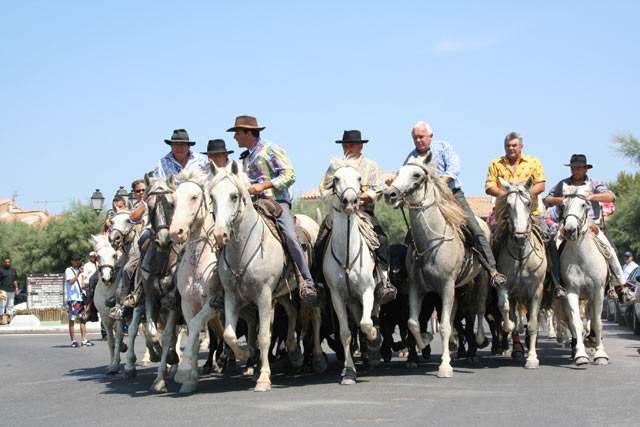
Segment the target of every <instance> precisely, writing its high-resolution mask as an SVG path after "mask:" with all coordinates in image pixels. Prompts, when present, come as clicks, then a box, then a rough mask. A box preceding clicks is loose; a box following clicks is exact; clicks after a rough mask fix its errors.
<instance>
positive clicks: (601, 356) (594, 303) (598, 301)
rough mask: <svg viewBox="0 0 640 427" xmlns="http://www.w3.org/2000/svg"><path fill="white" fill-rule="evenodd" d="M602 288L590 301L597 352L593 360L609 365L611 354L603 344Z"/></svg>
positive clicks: (598, 363)
mask: <svg viewBox="0 0 640 427" xmlns="http://www.w3.org/2000/svg"><path fill="white" fill-rule="evenodd" d="M603 299H604V298H603V293H602V290H600V291H599V292H596V295H595V296H594V297H593V299H592V300H591V301H589V306H590V307H589V308H590V313H591V326H592V327H593V334H594V335H595V337H594V338H595V345H596V353H595V354H594V356H593V361H594V363H595V364H596V365H607V364H608V363H609V356H607V353H605V352H604V344H602V317H601V316H600V315H601V314H602V300H603Z"/></svg>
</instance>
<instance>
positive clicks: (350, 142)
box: [314, 130, 397, 304]
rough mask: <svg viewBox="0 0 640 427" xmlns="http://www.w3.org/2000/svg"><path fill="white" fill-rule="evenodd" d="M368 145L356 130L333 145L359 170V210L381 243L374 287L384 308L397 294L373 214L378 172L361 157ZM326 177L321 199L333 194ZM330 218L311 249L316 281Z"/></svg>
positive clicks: (378, 190)
mask: <svg viewBox="0 0 640 427" xmlns="http://www.w3.org/2000/svg"><path fill="white" fill-rule="evenodd" d="M367 142H369V140H368V139H365V140H363V139H362V135H361V133H360V131H359V130H345V131H344V134H343V135H342V139H341V140H338V141H336V144H342V151H343V153H344V157H345V158H351V159H355V160H357V161H358V168H359V171H360V177H361V183H360V185H361V187H360V190H361V192H360V209H361V210H362V211H364V212H365V213H366V214H367V215H368V216H369V219H370V220H371V224H372V225H373V230H374V231H375V232H376V235H377V236H378V241H379V243H380V246H379V247H378V249H376V258H377V264H378V267H379V268H380V270H381V273H380V276H381V277H380V278H379V279H380V282H379V283H378V286H377V287H376V293H377V296H378V299H379V300H380V303H381V304H386V303H387V302H390V301H393V300H394V299H395V297H396V293H397V291H396V288H395V287H394V286H393V285H392V284H391V282H390V281H389V264H390V256H389V242H388V239H387V235H386V234H385V232H384V230H383V229H382V226H380V223H379V222H378V219H377V218H376V216H375V214H374V209H375V204H376V200H378V197H379V196H380V194H381V192H382V181H381V179H380V170H379V168H378V164H377V163H376V162H374V161H373V160H371V159H368V158H366V157H364V156H363V155H362V149H363V147H364V144H365V143H367ZM329 173H330V170H328V171H327V173H326V174H325V176H324V177H323V178H322V181H321V182H320V195H321V196H322V198H323V199H325V198H326V197H328V196H330V195H331V194H332V183H331V182H329V180H328V179H327V176H328V175H329ZM329 218H330V216H328V217H327V218H325V220H324V221H323V223H322V225H321V226H320V231H319V232H318V240H317V241H316V244H315V248H314V251H315V253H316V260H317V262H316V267H317V271H316V277H321V275H322V273H321V272H322V256H323V254H324V247H325V246H326V244H327V240H328V238H329V234H330V231H331V226H332V220H331V219H329Z"/></svg>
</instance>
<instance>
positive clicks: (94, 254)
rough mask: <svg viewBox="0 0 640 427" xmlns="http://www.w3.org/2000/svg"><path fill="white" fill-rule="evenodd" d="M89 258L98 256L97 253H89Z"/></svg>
mask: <svg viewBox="0 0 640 427" xmlns="http://www.w3.org/2000/svg"><path fill="white" fill-rule="evenodd" d="M89 256H98V254H97V253H96V252H95V251H91V252H89Z"/></svg>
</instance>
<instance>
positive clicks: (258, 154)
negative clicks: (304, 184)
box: [243, 138, 296, 203]
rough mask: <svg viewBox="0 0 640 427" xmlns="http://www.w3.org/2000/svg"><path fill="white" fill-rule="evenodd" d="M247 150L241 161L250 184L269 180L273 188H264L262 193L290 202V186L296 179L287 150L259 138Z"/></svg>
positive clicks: (280, 200)
mask: <svg viewBox="0 0 640 427" xmlns="http://www.w3.org/2000/svg"><path fill="white" fill-rule="evenodd" d="M248 152H249V153H248V155H247V156H246V158H245V159H243V163H244V164H245V171H246V173H247V175H248V176H249V181H251V183H252V184H260V183H263V182H265V181H271V184H273V188H269V189H267V190H265V191H264V192H263V195H264V196H266V197H270V198H272V199H275V200H277V201H279V202H288V203H291V200H292V199H293V197H292V194H291V190H290V187H291V186H292V185H293V183H294V182H295V181H296V173H295V171H294V170H293V166H292V165H291V161H290V160H289V156H288V155H287V152H286V151H285V150H284V149H283V148H282V147H280V146H279V145H276V144H274V143H273V142H271V141H267V140H265V139H260V138H258V139H257V140H256V141H255V142H254V143H253V144H252V145H251V147H249V149H248Z"/></svg>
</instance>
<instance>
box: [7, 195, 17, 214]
mask: <svg viewBox="0 0 640 427" xmlns="http://www.w3.org/2000/svg"><path fill="white" fill-rule="evenodd" d="M17 198H18V192H17V191H14V192H13V193H12V194H11V206H10V207H9V212H15V211H17V210H18V209H16V199H17Z"/></svg>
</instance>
